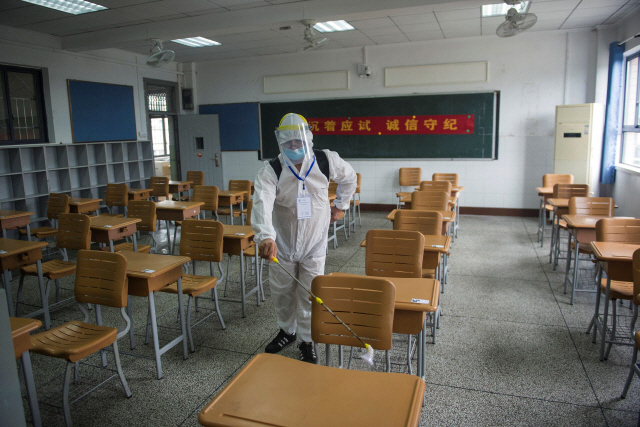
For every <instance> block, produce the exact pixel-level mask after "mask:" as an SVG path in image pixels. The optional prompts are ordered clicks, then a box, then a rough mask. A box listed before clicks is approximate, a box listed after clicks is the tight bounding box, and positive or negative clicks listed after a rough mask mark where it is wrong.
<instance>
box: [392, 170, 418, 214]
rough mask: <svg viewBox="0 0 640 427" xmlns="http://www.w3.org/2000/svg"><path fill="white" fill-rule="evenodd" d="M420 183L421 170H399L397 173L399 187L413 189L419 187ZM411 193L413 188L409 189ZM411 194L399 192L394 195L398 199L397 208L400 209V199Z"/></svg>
mask: <svg viewBox="0 0 640 427" xmlns="http://www.w3.org/2000/svg"><path fill="white" fill-rule="evenodd" d="M420 181H422V169H420V168H400V171H399V173H398V183H399V184H400V187H401V189H402V187H409V186H412V187H415V186H416V185H420ZM411 190H412V191H413V188H412V189H411ZM409 194H411V191H400V192H398V193H396V196H397V197H398V205H397V208H398V209H400V199H402V198H403V197H405V196H408V195H409Z"/></svg>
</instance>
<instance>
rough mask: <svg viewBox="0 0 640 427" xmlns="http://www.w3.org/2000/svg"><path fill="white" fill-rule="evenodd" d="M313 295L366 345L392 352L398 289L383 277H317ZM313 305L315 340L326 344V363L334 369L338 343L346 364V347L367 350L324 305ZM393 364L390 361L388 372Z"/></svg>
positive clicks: (312, 320)
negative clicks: (334, 349)
mask: <svg viewBox="0 0 640 427" xmlns="http://www.w3.org/2000/svg"><path fill="white" fill-rule="evenodd" d="M311 292H313V293H314V294H315V295H316V296H317V297H318V298H320V299H321V300H322V301H323V302H324V303H325V304H326V305H327V307H329V308H330V309H331V310H333V311H334V312H335V313H336V314H337V315H338V317H340V319H341V320H342V321H343V322H344V323H346V324H347V325H348V326H349V327H350V328H351V329H352V330H353V332H355V333H356V334H357V335H358V336H359V337H361V338H362V339H363V340H364V342H366V343H367V344H370V345H371V346H372V347H373V348H374V349H376V350H385V351H386V352H387V354H388V351H389V350H390V349H391V346H392V339H391V338H392V329H393V313H394V306H395V294H396V289H395V286H394V285H393V283H391V282H390V281H389V280H386V279H382V278H374V277H366V276H317V277H316V278H314V279H313V281H312V282H311ZM312 304H313V305H312V306H311V339H312V340H313V343H314V346H315V347H316V354H317V353H318V348H317V346H318V344H325V345H326V351H325V355H326V361H325V364H326V365H327V366H330V358H331V347H330V345H331V344H337V345H338V346H339V347H338V348H339V350H338V351H339V352H340V361H341V362H342V346H343V345H346V346H351V347H360V348H364V346H363V345H362V343H361V342H360V341H359V340H358V339H357V338H355V337H354V336H353V335H351V334H350V333H349V331H347V330H346V328H345V327H344V326H343V325H342V324H340V323H339V322H337V321H336V319H335V318H334V317H333V316H332V315H331V313H329V312H328V311H327V310H326V309H325V308H324V307H322V306H321V305H320V304H318V303H315V302H313V303H312ZM390 371H391V364H390V363H389V360H388V359H387V372H390Z"/></svg>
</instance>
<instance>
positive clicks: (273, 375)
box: [198, 353, 425, 427]
mask: <svg viewBox="0 0 640 427" xmlns="http://www.w3.org/2000/svg"><path fill="white" fill-rule="evenodd" d="M274 384H277V386H276V387H275V388H274ZM300 384H304V385H305V391H304V392H301V391H300ZM424 389H425V382H424V380H423V379H421V378H418V377H416V376H413V375H404V374H396V373H393V374H391V373H386V372H369V371H356V370H347V369H336V368H331V367H327V366H320V365H313V364H311V363H306V362H302V361H299V360H293V359H290V358H288V357H284V356H280V355H277V354H268V353H263V354H258V355H257V356H254V357H253V359H251V360H250V361H249V362H248V363H247V364H246V365H245V366H244V367H243V368H242V369H241V370H240V372H238V374H237V375H236V376H235V377H234V378H232V379H231V380H230V381H229V383H228V384H227V385H226V386H225V388H224V389H223V390H222V391H221V392H220V393H218V394H217V395H216V396H215V397H214V398H213V399H212V400H211V402H209V403H208V404H207V405H206V406H205V407H204V408H203V409H202V411H200V414H199V415H198V422H199V423H200V425H203V426H207V427H214V426H215V427H240V426H249V425H254V426H259V425H262V426H268V425H271V426H296V425H300V424H301V420H304V421H303V424H304V425H306V426H310V427H318V426H323V427H324V426H356V425H364V426H417V425H418V424H419V423H420V413H421V410H422V405H421V402H422V400H423V398H424ZM276 390H277V391H276ZM327 408H330V409H327ZM247 420H251V421H247Z"/></svg>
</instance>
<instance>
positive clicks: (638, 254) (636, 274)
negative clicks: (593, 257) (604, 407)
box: [620, 220, 640, 399]
mask: <svg viewBox="0 0 640 427" xmlns="http://www.w3.org/2000/svg"><path fill="white" fill-rule="evenodd" d="M636 221H638V222H639V224H638V226H637V228H638V229H637V230H635V231H636V232H640V220H636ZM633 304H634V316H635V317H634V319H636V318H637V315H638V305H640V249H638V250H637V251H635V252H634V253H633ZM633 338H634V344H635V349H634V350H633V358H632V359H631V369H630V370H629V376H628V377H627V382H626V383H625V385H624V389H623V390H622V395H621V396H620V397H621V398H622V399H624V398H626V397H627V392H628V391H629V387H630V386H631V381H632V380H633V376H634V374H636V375H638V376H640V366H639V365H638V349H640V331H637V332H635V333H634V336H633Z"/></svg>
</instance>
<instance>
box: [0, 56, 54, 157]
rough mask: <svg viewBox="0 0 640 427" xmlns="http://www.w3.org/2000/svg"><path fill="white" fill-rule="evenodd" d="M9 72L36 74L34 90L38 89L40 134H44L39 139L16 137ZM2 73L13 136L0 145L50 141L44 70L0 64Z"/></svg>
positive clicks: (1, 82) (0, 72)
mask: <svg viewBox="0 0 640 427" xmlns="http://www.w3.org/2000/svg"><path fill="white" fill-rule="evenodd" d="M8 72H16V73H26V74H32V75H34V90H35V91H36V102H37V107H38V110H39V111H38V112H39V114H38V123H39V125H40V129H41V132H40V135H41V136H42V137H41V138H39V139H19V140H16V139H15V134H14V130H13V113H12V109H11V93H10V92H9V79H8V78H7V73H8ZM0 75H3V76H4V81H0V84H3V85H4V91H5V108H6V109H7V114H8V118H9V120H8V129H9V135H10V137H11V139H10V140H7V141H2V140H0V146H5V145H21V144H44V143H49V131H48V129H47V116H46V114H47V110H46V108H45V97H44V95H45V94H44V84H43V77H42V70H41V69H38V68H26V67H18V66H15V65H6V64H0Z"/></svg>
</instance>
